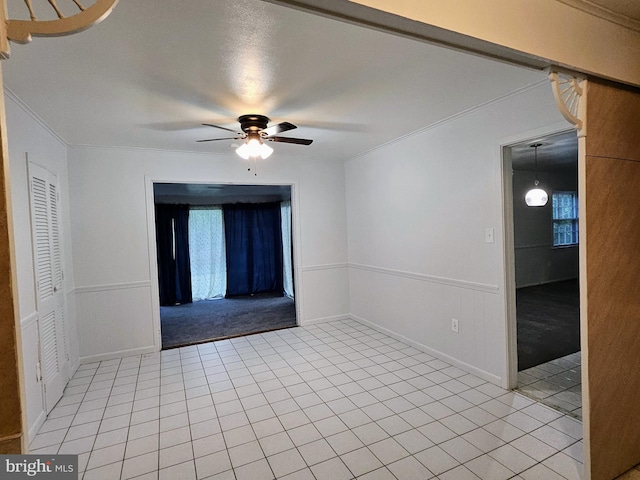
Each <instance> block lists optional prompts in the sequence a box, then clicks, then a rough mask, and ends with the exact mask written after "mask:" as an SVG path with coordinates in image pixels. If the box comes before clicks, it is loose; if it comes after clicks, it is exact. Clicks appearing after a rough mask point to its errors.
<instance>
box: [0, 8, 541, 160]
mask: <svg viewBox="0 0 640 480" xmlns="http://www.w3.org/2000/svg"><path fill="white" fill-rule="evenodd" d="M37 1H42V3H46V2H44V0H37ZM71 1H72V0H58V4H60V5H61V6H62V5H65V2H67V3H71ZM9 2H10V3H9V7H10V14H11V17H12V18H15V17H17V16H18V15H19V14H18V13H17V9H18V7H19V6H20V5H23V3H22V1H21V0H9ZM11 2H14V3H11ZM14 12H15V13H14ZM21 15H22V16H24V14H21ZM3 68H4V72H5V84H6V86H7V87H8V89H10V91H11V92H13V93H14V94H15V95H16V96H17V97H19V99H21V101H22V102H24V104H26V105H27V106H28V107H29V108H30V109H32V110H33V111H34V112H35V113H36V114H37V115H38V116H40V117H41V118H42V120H43V121H44V122H45V123H46V124H47V125H48V126H49V127H51V128H52V129H53V130H54V131H55V132H57V133H58V134H59V135H60V137H61V138H62V139H63V140H64V141H65V142H67V143H68V144H70V145H84V144H89V145H109V146H124V147H142V148H157V149H168V150H179V151H193V152H207V153H212V154H225V155H226V154H229V152H230V151H231V150H230V145H231V144H232V143H233V142H231V141H223V142H210V143H203V144H202V143H201V144H198V143H196V140H198V139H203V138H210V137H213V136H227V135H226V134H225V132H224V131H218V130H215V129H212V128H210V127H203V126H200V124H201V123H202V122H209V123H215V124H219V125H223V126H226V127H229V128H234V129H235V128H237V126H238V125H237V123H235V119H236V118H237V117H238V116H239V115H241V114H246V113H259V114H265V115H267V116H269V117H270V118H271V119H272V121H273V122H281V121H289V122H292V123H294V124H296V125H298V127H299V128H298V129H297V130H294V131H291V132H287V133H286V134H283V135H284V136H295V137H303V138H312V139H314V140H315V141H314V143H313V144H312V145H311V146H309V147H305V146H298V145H288V144H281V143H278V144H272V146H273V147H274V148H275V149H276V153H275V154H274V155H287V156H310V157H313V158H322V159H326V158H341V159H345V158H350V157H352V156H354V155H357V154H358V153H361V152H363V151H367V150H370V149H371V148H374V147H375V146H377V145H380V144H383V143H386V142H389V141H391V140H393V139H396V138H398V137H401V136H403V135H406V134H408V133H410V132H413V131H415V130H418V129H421V128H424V127H426V126H428V125H431V124H433V123H434V122H437V121H439V120H442V119H443V118H447V117H449V116H451V115H454V114H456V113H459V112H462V111H464V110H466V109H469V108H471V107H473V106H476V105H479V104H482V103H484V102H487V101H490V100H492V99H496V98H498V97H501V96H503V95H506V94H508V93H510V92H513V91H514V90H516V89H519V88H521V87H523V86H526V85H531V84H534V83H537V82H540V81H545V78H546V75H545V73H543V72H539V71H534V70H529V69H525V68H522V67H515V66H511V65H507V64H505V63H500V62H496V61H492V60H487V59H484V58H480V57H477V56H472V55H469V54H465V53H461V52H456V51H453V50H448V49H444V48H441V47H436V46H433V45H429V44H426V43H421V42H418V41H415V40H410V39H406V38H401V37H399V36H394V35H391V34H387V33H383V32H380V31H374V30H371V29H367V28H364V27H360V26H356V25H352V24H348V23H343V22H340V21H337V20H333V19H329V18H325V17H321V16H317V15H312V14H309V13H305V12H301V11H297V10H293V9H290V8H287V7H282V6H279V5H274V4H271V3H266V2H262V1H259V0H234V1H227V0H216V1H211V0H189V1H188V2H177V1H175V0H120V2H119V4H118V5H117V6H116V8H115V10H114V12H113V13H112V15H111V16H110V17H108V18H107V19H106V20H105V21H104V22H102V23H101V24H99V25H97V26H95V27H92V28H91V29H89V30H87V31H85V32H82V33H80V34H76V35H72V36H69V37H61V38H35V39H34V41H33V42H32V43H31V44H29V45H15V44H14V45H12V55H11V58H10V59H9V60H8V61H6V62H3ZM274 158H276V157H275V156H274Z"/></svg>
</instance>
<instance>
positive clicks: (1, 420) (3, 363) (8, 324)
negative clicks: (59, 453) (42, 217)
mask: <svg viewBox="0 0 640 480" xmlns="http://www.w3.org/2000/svg"><path fill="white" fill-rule="evenodd" d="M8 164H9V157H8V154H7V125H6V120H5V110H4V93H3V85H2V70H1V69H0V298H1V299H2V301H0V453H1V454H7V453H21V451H22V441H23V430H22V428H23V426H22V407H21V398H20V396H21V393H20V377H19V369H20V367H19V363H18V362H19V353H18V341H17V330H16V326H17V324H16V316H15V310H14V308H15V307H14V302H13V292H12V283H13V280H14V278H15V272H14V271H13V267H14V266H13V265H12V261H11V255H12V253H11V252H12V245H11V241H10V238H9V235H10V232H9V229H10V226H9V211H10V205H9V203H8V198H9V195H8V194H7V185H6V183H5V180H6V178H7V172H8Z"/></svg>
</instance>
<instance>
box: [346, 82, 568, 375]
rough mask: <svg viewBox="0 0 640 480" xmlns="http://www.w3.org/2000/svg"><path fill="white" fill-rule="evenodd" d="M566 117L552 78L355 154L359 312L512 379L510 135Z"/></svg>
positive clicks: (353, 220) (351, 231) (351, 175)
mask: <svg viewBox="0 0 640 480" xmlns="http://www.w3.org/2000/svg"><path fill="white" fill-rule="evenodd" d="M428 94H429V92H425V95H428ZM561 122H562V120H561V117H560V115H559V113H558V112H557V109H556V106H555V104H554V101H553V98H552V94H551V87H550V86H549V85H548V84H546V83H544V84H542V85H539V86H537V87H535V88H531V89H528V90H525V91H522V92H520V93H518V94H515V95H512V96H509V97H506V98H504V99H501V100H500V101H496V102H493V103H491V104H489V105H485V106H483V107H481V108H479V109H476V110H474V111H471V112H467V113H465V114H464V115H461V116H458V117H456V118H452V119H450V121H448V122H444V123H441V124H438V125H436V126H434V127H433V128H429V129H424V130H423V131H421V132H420V133H417V134H414V135H412V136H410V137H407V138H405V139H401V140H399V141H397V142H394V143H392V144H389V145H387V146H384V147H382V148H379V149H377V150H374V151H372V152H370V153H367V154H365V155H363V156H360V157H357V158H355V159H352V160H350V161H348V162H347V163H346V167H345V169H346V192H347V196H346V199H347V225H348V247H349V265H350V300H351V307H350V310H351V314H352V316H353V317H354V318H356V319H359V320H361V321H364V322H368V323H370V324H372V325H374V326H375V327H377V328H379V329H383V330H387V331H390V332H392V333H394V334H395V335H397V336H401V337H404V338H406V339H407V340H408V341H410V342H412V343H414V344H416V345H418V346H422V347H425V348H426V349H427V350H428V351H432V352H434V353H437V354H438V355H439V356H441V357H443V358H448V359H450V360H452V361H453V362H454V363H455V364H457V365H459V366H462V367H464V368H466V369H467V370H470V371H474V372H476V373H478V374H480V375H482V376H483V377H485V378H487V379H489V380H492V381H494V382H496V383H502V384H505V382H506V375H507V361H506V358H507V354H506V345H507V339H506V326H505V316H506V313H505V298H504V289H505V273H504V271H505V268H504V255H503V249H504V245H503V240H502V239H503V213H502V212H503V210H502V190H501V189H502V172H501V148H500V145H501V144H506V143H509V142H507V141H506V140H505V139H511V140H512V141H513V139H514V138H515V137H517V136H518V135H520V134H523V139H525V138H528V137H527V136H526V135H524V132H529V133H530V132H531V131H534V130H536V129H541V128H543V127H545V126H548V125H553V124H560V123H561ZM486 228H494V229H495V243H485V229H486ZM452 318H456V319H457V320H459V329H460V332H459V333H458V334H455V333H453V332H452V331H451V319H452Z"/></svg>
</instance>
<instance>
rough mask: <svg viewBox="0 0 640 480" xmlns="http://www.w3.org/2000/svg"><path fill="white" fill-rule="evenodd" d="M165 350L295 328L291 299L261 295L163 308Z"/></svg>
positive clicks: (161, 318) (274, 295) (293, 304)
mask: <svg viewBox="0 0 640 480" xmlns="http://www.w3.org/2000/svg"><path fill="white" fill-rule="evenodd" d="M160 323H161V324H162V348H164V349H166V348H174V347H181V346H184V345H191V344H195V343H201V342H206V341H210V340H219V339H222V338H229V337H235V336H239V335H246V334H250V333H259V332H266V331H269V330H277V329H280V328H289V327H294V326H295V325H296V309H295V303H294V301H293V300H292V299H290V298H289V297H283V296H280V295H278V294H273V293H261V294H255V295H247V296H241V297H233V298H224V299H221V300H202V301H200V302H194V303H189V304H186V305H176V306H172V307H160Z"/></svg>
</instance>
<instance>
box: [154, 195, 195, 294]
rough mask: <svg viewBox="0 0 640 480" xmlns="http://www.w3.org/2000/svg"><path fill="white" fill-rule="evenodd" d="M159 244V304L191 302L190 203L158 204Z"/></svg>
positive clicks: (157, 236) (157, 227)
mask: <svg viewBox="0 0 640 480" xmlns="http://www.w3.org/2000/svg"><path fill="white" fill-rule="evenodd" d="M174 242H175V243H174ZM156 245H157V251H158V284H159V287H160V305H163V306H167V305H176V304H182V303H191V301H192V299H191V265H190V262H189V206H188V205H162V204H156Z"/></svg>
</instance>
